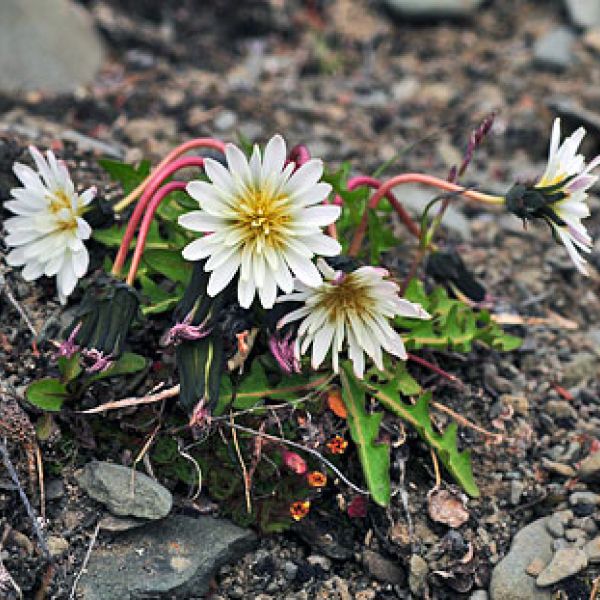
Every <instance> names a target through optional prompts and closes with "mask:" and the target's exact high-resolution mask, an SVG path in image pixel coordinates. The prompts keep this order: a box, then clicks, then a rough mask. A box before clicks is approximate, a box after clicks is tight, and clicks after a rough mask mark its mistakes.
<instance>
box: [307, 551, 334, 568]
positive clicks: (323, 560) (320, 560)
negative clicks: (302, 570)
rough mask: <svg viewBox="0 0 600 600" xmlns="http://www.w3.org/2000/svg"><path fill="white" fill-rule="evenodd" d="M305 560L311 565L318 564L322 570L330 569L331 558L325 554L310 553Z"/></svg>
mask: <svg viewBox="0 0 600 600" xmlns="http://www.w3.org/2000/svg"><path fill="white" fill-rule="evenodd" d="M306 562H307V563H308V564H309V565H312V566H313V567H316V566H319V567H321V569H323V571H329V569H331V560H330V559H328V558H327V557H326V556H321V555H320V554H311V555H310V556H309V557H307V559H306Z"/></svg>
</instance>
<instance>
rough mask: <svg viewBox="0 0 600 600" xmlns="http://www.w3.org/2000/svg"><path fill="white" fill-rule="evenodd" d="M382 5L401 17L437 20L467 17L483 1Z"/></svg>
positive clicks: (388, 0)
mask: <svg viewBox="0 0 600 600" xmlns="http://www.w3.org/2000/svg"><path fill="white" fill-rule="evenodd" d="M383 3H384V4H385V6H387V7H388V8H389V9H390V10H391V11H392V12H393V13H396V14H398V15H399V16H401V17H412V18H418V19H430V18H433V19H438V18H440V17H468V16H469V15H472V14H473V13H474V12H475V11H476V10H477V9H478V8H479V7H480V6H481V5H482V4H483V0H384V2H383Z"/></svg>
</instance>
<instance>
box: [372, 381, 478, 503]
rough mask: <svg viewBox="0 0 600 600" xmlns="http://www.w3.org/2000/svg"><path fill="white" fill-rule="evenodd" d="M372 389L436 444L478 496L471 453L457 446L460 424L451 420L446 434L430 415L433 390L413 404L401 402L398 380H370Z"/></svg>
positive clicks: (446, 462) (444, 460)
mask: <svg viewBox="0 0 600 600" xmlns="http://www.w3.org/2000/svg"><path fill="white" fill-rule="evenodd" d="M364 385H368V387H369V391H370V393H371V394H372V395H373V396H374V397H375V398H377V400H379V402H380V403H381V404H382V405H383V406H384V407H385V408H387V410H389V411H390V412H392V413H394V414H395V415H397V416H398V417H400V418H401V419H402V420H404V421H406V422H407V423H409V424H410V425H412V426H413V427H414V428H415V430H416V431H417V433H418V434H419V435H420V436H421V438H423V440H424V441H425V442H426V443H427V444H428V445H429V446H431V448H433V449H434V450H435V451H436V453H437V455H438V457H439V459H440V460H441V462H442V463H443V465H444V466H445V467H446V469H447V470H448V472H449V473H450V474H451V475H452V477H454V479H455V480H456V481H457V482H458V484H459V485H460V486H462V488H463V489H464V490H465V492H466V493H467V494H469V496H471V497H473V498H478V497H479V488H478V487H477V484H476V483H475V479H474V478H473V472H472V468H471V453H470V452H469V451H468V450H463V451H462V452H461V451H459V450H458V448H457V445H456V442H457V439H456V436H457V430H458V428H457V426H456V423H451V424H450V425H449V426H448V427H447V428H446V431H445V432H444V433H443V434H439V433H437V432H436V431H434V429H433V427H432V426H431V419H430V417H429V401H430V399H431V394H430V393H427V394H423V395H422V396H421V397H420V398H419V399H418V400H417V403H416V404H414V405H410V404H406V403H404V402H402V400H401V399H400V397H399V395H398V391H397V389H396V383H395V382H394V381H390V382H388V383H386V384H377V383H369V384H364Z"/></svg>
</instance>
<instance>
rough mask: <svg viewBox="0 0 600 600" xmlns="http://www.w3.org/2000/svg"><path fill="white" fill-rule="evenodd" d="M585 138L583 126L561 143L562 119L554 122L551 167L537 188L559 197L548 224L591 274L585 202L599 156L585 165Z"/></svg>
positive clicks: (553, 202)
mask: <svg viewBox="0 0 600 600" xmlns="http://www.w3.org/2000/svg"><path fill="white" fill-rule="evenodd" d="M584 136H585V129H584V128H583V127H580V128H579V129H578V130H577V131H575V133H573V134H572V135H570V136H569V137H568V138H566V139H565V140H564V142H563V143H562V144H560V119H556V120H555V121H554V126H553V128H552V137H551V140H550V151H549V156H548V165H547V167H546V172H545V173H544V176H543V177H542V178H541V179H540V180H539V181H538V182H537V183H536V185H535V188H536V189H538V190H541V191H543V193H544V194H545V195H546V196H547V197H548V196H549V195H550V194H552V195H554V194H556V195H557V197H558V199H557V200H555V201H552V202H550V203H549V204H548V208H549V209H550V210H551V211H552V212H553V213H554V215H555V216H556V217H557V218H555V219H553V218H549V219H547V221H548V222H549V223H550V225H551V226H552V229H553V230H554V232H555V233H556V235H557V236H558V238H559V239H560V241H561V242H562V243H563V244H564V245H565V247H566V248H567V251H568V253H569V255H570V257H571V259H572V260H573V262H574V263H575V266H576V267H577V269H578V270H579V271H580V272H581V273H583V274H584V275H588V271H587V268H586V261H585V260H584V258H583V257H582V256H581V254H580V251H582V252H590V250H591V247H592V238H591V237H590V235H589V234H588V232H587V229H586V228H585V226H584V225H583V224H582V223H581V219H583V218H585V217H589V215H590V209H589V207H588V205H587V203H586V200H587V197H588V194H587V190H588V189H589V188H590V187H591V186H592V185H593V184H594V183H595V182H596V180H597V179H598V176H596V175H592V174H591V172H592V170H593V169H595V168H596V167H598V166H599V165H600V156H597V157H596V158H594V160H592V161H591V162H590V163H589V164H587V165H586V164H585V157H584V156H583V155H582V154H578V150H579V146H580V144H581V142H582V140H583V138H584Z"/></svg>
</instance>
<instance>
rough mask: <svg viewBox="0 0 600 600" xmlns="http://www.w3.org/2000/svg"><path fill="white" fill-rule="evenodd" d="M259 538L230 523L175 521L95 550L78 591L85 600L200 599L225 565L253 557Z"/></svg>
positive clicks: (137, 531)
mask: <svg viewBox="0 0 600 600" xmlns="http://www.w3.org/2000/svg"><path fill="white" fill-rule="evenodd" d="M255 543H256V536H255V535H254V534H253V533H252V532H251V531H248V530H244V529H240V528H239V527H237V526H236V525H233V524H232V523H230V522H229V521H225V520H222V519H213V518H212V517H200V518H198V519H192V518H191V517H186V516H184V515H175V516H171V517H168V518H167V519H164V520H163V521H158V522H156V523H151V524H149V525H147V526H146V527H143V528H142V529H134V530H132V531H129V532H125V533H123V534H121V535H120V536H119V537H118V538H116V539H115V540H114V541H113V542H112V543H111V544H110V545H109V546H108V547H106V548H97V549H96V550H94V552H93V553H92V556H91V558H90V561H89V563H88V566H87V568H86V570H85V572H84V574H83V576H82V578H81V581H80V583H79V586H78V591H79V594H80V595H79V596H78V597H79V598H81V599H82V600H134V599H136V600H137V599H138V598H159V597H160V598H163V597H164V598H178V599H179V598H181V599H184V598H190V597H194V598H200V597H203V595H204V594H206V592H207V591H208V586H209V582H210V580H211V579H212V577H213V576H214V574H215V572H216V571H217V570H218V569H219V568H220V567H221V566H223V565H224V564H226V563H230V562H234V561H236V560H238V559H239V558H240V557H241V556H242V555H243V554H245V553H246V552H248V551H250V550H251V549H252V548H253V547H254V545H255Z"/></svg>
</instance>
